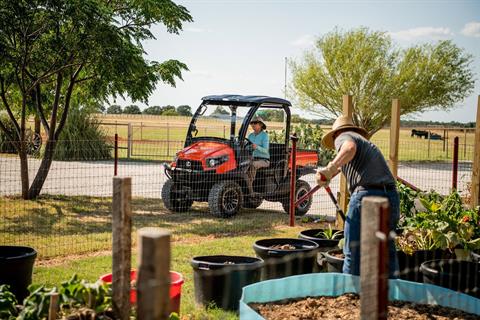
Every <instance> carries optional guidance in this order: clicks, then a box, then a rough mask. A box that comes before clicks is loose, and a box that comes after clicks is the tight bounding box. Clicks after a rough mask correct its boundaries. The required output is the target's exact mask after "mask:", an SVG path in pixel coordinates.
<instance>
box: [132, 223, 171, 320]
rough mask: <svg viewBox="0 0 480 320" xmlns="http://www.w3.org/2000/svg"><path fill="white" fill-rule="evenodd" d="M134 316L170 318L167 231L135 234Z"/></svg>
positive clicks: (145, 319)
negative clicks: (135, 307) (135, 309)
mask: <svg viewBox="0 0 480 320" xmlns="http://www.w3.org/2000/svg"><path fill="white" fill-rule="evenodd" d="M138 238H139V240H138V244H139V247H138V254H139V266H138V277H137V278H138V280H137V317H138V319H139V320H160V319H162V320H163V319H168V317H169V315H170V304H169V303H170V298H169V292H170V232H169V231H168V230H162V229H159V228H143V229H140V230H139V231H138Z"/></svg>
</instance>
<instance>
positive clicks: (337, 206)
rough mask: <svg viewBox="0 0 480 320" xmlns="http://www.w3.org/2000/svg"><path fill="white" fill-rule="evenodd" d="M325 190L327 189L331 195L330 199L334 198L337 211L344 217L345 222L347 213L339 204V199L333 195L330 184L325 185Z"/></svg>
mask: <svg viewBox="0 0 480 320" xmlns="http://www.w3.org/2000/svg"><path fill="white" fill-rule="evenodd" d="M325 191H327V193H328V196H329V197H330V199H332V202H333V204H334V205H335V208H336V209H337V212H338V213H339V214H340V217H342V219H343V222H345V221H346V220H347V218H346V217H345V213H343V210H342V209H341V208H340V206H339V205H338V201H337V199H335V196H334V195H333V192H332V189H330V187H329V186H325Z"/></svg>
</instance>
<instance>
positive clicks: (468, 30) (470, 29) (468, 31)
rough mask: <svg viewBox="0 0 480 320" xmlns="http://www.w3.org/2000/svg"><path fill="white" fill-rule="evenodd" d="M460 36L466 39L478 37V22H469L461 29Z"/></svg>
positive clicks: (479, 30) (479, 29) (479, 34)
mask: <svg viewBox="0 0 480 320" xmlns="http://www.w3.org/2000/svg"><path fill="white" fill-rule="evenodd" d="M462 34H463V35H465V36H467V37H476V38H479V37H480V22H475V21H473V22H469V23H467V24H466V25H465V27H463V29H462Z"/></svg>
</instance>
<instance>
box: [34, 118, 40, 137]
mask: <svg viewBox="0 0 480 320" xmlns="http://www.w3.org/2000/svg"><path fill="white" fill-rule="evenodd" d="M35 133H36V134H38V135H39V134H40V117H39V116H38V115H36V116H35Z"/></svg>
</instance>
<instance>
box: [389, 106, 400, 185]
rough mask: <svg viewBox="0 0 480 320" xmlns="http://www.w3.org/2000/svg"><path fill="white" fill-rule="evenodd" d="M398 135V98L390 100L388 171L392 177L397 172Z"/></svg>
mask: <svg viewBox="0 0 480 320" xmlns="http://www.w3.org/2000/svg"><path fill="white" fill-rule="evenodd" d="M399 137H400V100H398V99H393V100H392V119H391V124H390V148H389V149H390V159H389V164H390V171H392V174H393V176H394V177H396V176H397V174H398V140H399Z"/></svg>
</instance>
